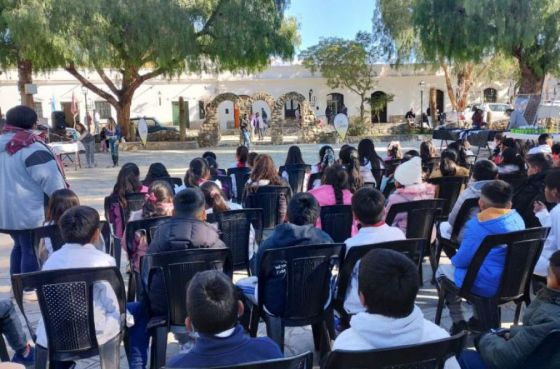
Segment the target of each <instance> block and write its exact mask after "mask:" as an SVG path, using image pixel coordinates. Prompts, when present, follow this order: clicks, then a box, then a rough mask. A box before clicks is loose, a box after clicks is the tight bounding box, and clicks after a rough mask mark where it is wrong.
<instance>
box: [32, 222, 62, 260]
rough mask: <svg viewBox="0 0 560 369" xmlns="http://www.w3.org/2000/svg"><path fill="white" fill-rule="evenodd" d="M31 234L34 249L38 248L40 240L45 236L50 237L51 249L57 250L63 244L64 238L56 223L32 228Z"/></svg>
mask: <svg viewBox="0 0 560 369" xmlns="http://www.w3.org/2000/svg"><path fill="white" fill-rule="evenodd" d="M31 235H32V239H33V247H34V249H35V250H38V248H39V243H40V241H41V240H42V239H44V238H47V237H48V238H50V239H51V244H52V248H53V251H57V250H59V249H60V248H61V247H62V245H64V240H63V239H62V234H61V233H60V228H59V227H58V225H57V224H53V225H48V226H43V227H39V228H35V229H32V230H31ZM37 255H38V254H37Z"/></svg>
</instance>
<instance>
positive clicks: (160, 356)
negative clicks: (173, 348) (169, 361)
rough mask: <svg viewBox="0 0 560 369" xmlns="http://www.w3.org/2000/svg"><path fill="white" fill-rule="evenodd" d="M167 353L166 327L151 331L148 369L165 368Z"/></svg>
mask: <svg viewBox="0 0 560 369" xmlns="http://www.w3.org/2000/svg"><path fill="white" fill-rule="evenodd" d="M166 353H167V327H156V328H154V329H153V335H152V348H151V350H150V369H160V368H162V367H164V366H165V355H166Z"/></svg>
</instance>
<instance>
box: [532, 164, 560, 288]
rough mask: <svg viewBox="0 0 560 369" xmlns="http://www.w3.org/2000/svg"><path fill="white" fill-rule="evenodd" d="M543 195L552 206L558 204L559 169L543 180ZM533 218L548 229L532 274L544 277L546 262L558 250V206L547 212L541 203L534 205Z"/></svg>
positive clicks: (559, 234)
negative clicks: (537, 219) (548, 231)
mask: <svg viewBox="0 0 560 369" xmlns="http://www.w3.org/2000/svg"><path fill="white" fill-rule="evenodd" d="M544 182H545V189H544V195H545V197H546V201H547V202H549V203H552V204H558V203H560V169H554V170H551V171H550V172H549V173H548V174H547V176H546V178H545V181H544ZM534 210H535V216H536V217H537V218H539V221H540V223H541V225H542V226H543V227H550V233H549V234H548V237H547V238H546V241H545V242H544V246H543V250H542V252H541V256H540V257H539V260H538V261H537V265H536V266H535V271H534V274H536V275H539V276H542V277H546V275H547V274H548V260H549V259H550V256H551V255H552V254H553V253H554V252H555V251H557V250H560V206H558V205H556V206H554V208H553V209H552V210H551V211H550V213H549V212H548V210H547V209H546V206H545V205H544V204H543V203H542V202H536V203H535V205H534Z"/></svg>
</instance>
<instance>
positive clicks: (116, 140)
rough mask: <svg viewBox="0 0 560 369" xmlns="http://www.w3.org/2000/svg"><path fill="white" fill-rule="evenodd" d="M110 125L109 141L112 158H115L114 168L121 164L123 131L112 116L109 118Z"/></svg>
mask: <svg viewBox="0 0 560 369" xmlns="http://www.w3.org/2000/svg"><path fill="white" fill-rule="evenodd" d="M108 123H109V127H108V129H107V132H106V135H107V141H108V142H109V149H110V150H111V159H113V168H115V167H117V166H119V144H120V142H121V138H122V133H121V129H120V127H119V125H118V124H117V123H116V122H115V120H114V119H113V118H112V117H111V118H109V119H108Z"/></svg>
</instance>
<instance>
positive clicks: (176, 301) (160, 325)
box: [142, 249, 233, 369]
mask: <svg viewBox="0 0 560 369" xmlns="http://www.w3.org/2000/svg"><path fill="white" fill-rule="evenodd" d="M205 270H221V271H223V272H224V273H225V274H227V275H228V276H229V277H230V278H231V277H232V275H233V265H232V257H231V250H230V249H185V250H178V251H171V252H163V253H157V254H148V255H145V256H144V257H143V258H142V275H146V276H147V278H148V279H147V281H143V283H146V285H145V286H144V288H145V289H146V291H147V292H148V295H149V291H150V286H151V282H152V279H153V277H154V275H155V274H156V273H160V274H161V275H163V279H164V283H165V289H166V296H167V306H168V309H167V316H163V317H162V316H156V317H153V318H152V319H151V320H150V322H149V323H148V328H149V329H151V330H152V347H151V354H150V356H151V358H150V363H151V366H150V367H151V368H152V369H159V368H161V367H163V366H164V365H165V355H166V352H167V332H170V331H171V332H174V333H186V329H185V318H186V317H187V315H188V314H187V306H186V304H185V301H186V296H187V286H188V284H189V282H190V281H191V279H192V278H193V277H194V275H195V274H196V273H198V272H202V271H205Z"/></svg>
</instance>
